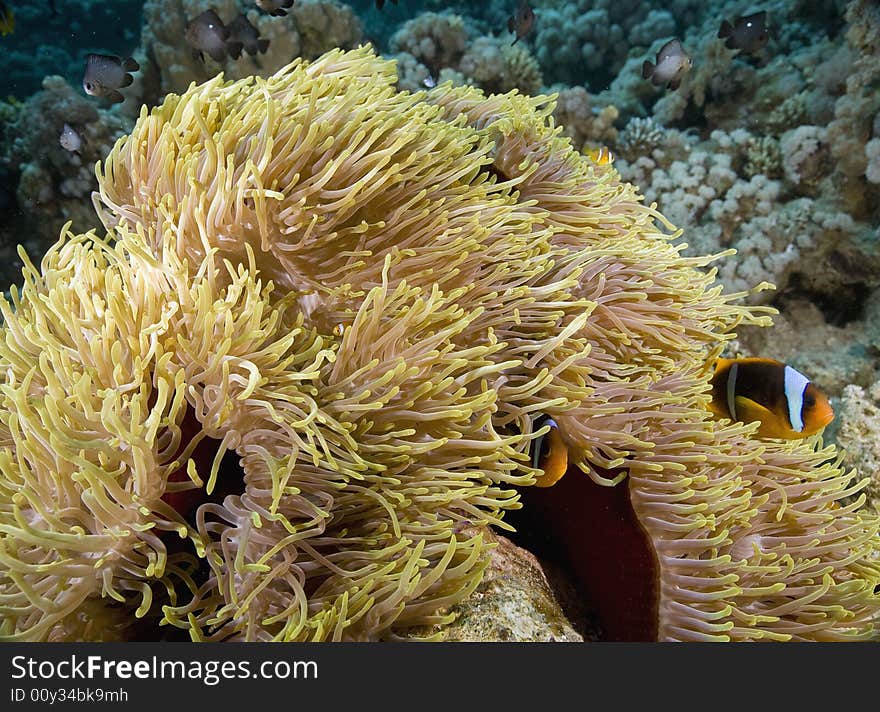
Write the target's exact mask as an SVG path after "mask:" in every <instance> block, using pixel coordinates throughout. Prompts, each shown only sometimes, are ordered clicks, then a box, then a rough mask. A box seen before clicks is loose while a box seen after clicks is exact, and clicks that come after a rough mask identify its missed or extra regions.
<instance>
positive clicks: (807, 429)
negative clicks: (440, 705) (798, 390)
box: [803, 383, 834, 435]
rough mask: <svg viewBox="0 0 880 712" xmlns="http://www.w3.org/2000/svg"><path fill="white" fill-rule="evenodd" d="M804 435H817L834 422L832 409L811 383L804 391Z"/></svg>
mask: <svg viewBox="0 0 880 712" xmlns="http://www.w3.org/2000/svg"><path fill="white" fill-rule="evenodd" d="M803 418H804V434H805V435H812V434H813V433H818V432H819V431H820V430H822V428H824V427H825V426H826V425H828V423H830V422H831V421H832V420H834V409H833V408H832V407H831V403H830V402H829V400H828V396H826V395H825V394H824V393H823V392H822V391H820V390H819V389H818V388H816V386H814V385H813V384H812V383H811V384H810V385H808V386H807V387H806V388H805V389H804V406H803Z"/></svg>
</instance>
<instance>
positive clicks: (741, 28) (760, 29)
mask: <svg viewBox="0 0 880 712" xmlns="http://www.w3.org/2000/svg"><path fill="white" fill-rule="evenodd" d="M718 36H719V37H721V38H726V39H727V41H726V42H725V43H724V46H725V47H727V49H741V50H742V51H743V52H746V53H748V54H752V53H754V52H757V51H758V50H760V49H761V48H762V47H764V46H765V45H766V44H767V41H768V40H769V39H770V33H769V32H768V31H767V11H766V10H761V12H756V13H755V14H753V15H746V16H745V17H737V18H736V20H734V22H733V24H732V25H731V24H730V23H729V22H728V21H727V20H724V21H723V22H722V23H721V28H720V29H719V30H718Z"/></svg>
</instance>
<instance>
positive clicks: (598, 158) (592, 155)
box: [584, 146, 614, 166]
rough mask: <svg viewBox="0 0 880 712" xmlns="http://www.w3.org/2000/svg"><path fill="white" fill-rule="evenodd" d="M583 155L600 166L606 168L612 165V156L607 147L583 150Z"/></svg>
mask: <svg viewBox="0 0 880 712" xmlns="http://www.w3.org/2000/svg"><path fill="white" fill-rule="evenodd" d="M584 155H585V156H587V158H589V159H590V160H591V161H593V163H598V164H599V165H600V166H607V165H610V164H612V163H614V154H613V153H611V150H610V149H609V148H608V147H607V146H599V147H598V148H586V149H584Z"/></svg>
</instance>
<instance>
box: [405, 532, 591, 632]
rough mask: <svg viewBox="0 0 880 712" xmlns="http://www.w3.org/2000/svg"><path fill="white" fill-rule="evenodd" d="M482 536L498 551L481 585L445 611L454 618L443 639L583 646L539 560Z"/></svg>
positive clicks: (502, 539)
mask: <svg viewBox="0 0 880 712" xmlns="http://www.w3.org/2000/svg"><path fill="white" fill-rule="evenodd" d="M483 532H484V537H485V538H486V540H487V541H489V542H494V543H495V544H496V547H495V548H494V549H493V550H492V552H491V553H490V555H489V557H490V561H489V565H488V567H487V568H486V572H485V575H484V577H483V581H482V582H481V583H480V585H479V586H478V587H477V588H476V590H475V591H474V592H473V593H472V594H471V595H470V596H469V597H468V598H467V599H466V600H465V601H463V602H462V603H461V604H459V605H457V606H455V607H453V608H452V609H451V610H450V611H449V612H451V613H454V614H455V616H456V618H455V620H454V621H453V622H452V623H451V624H449V625H447V626H444V627H443V628H442V631H443V632H444V636H443V640H446V641H458V642H483V643H485V642H516V643H522V642H548V643H549V642H583V640H584V639H583V637H582V636H581V635H580V634H579V633H578V632H577V631H576V630H575V629H574V627H573V626H572V624H571V623H570V622H569V621H568V619H567V618H566V616H565V614H564V613H563V611H562V608H561V607H560V605H559V602H558V601H557V598H556V596H555V595H554V592H553V590H552V589H551V586H550V584H549V582H548V577H547V574H545V572H544V569H543V568H542V566H541V564H540V563H539V561H538V560H537V559H536V558H535V557H534V556H533V555H532V554H530V553H529V552H528V551H526V550H525V549H521V548H520V547H518V546H516V545H515V544H513V543H512V542H511V541H510V540H509V539H506V538H505V537H503V536H501V535H499V534H496V533H495V532H493V531H491V530H483ZM439 630H441V629H437V631H431V632H438V631H439ZM416 635H417V636H419V635H423V632H422V633H417V634H416Z"/></svg>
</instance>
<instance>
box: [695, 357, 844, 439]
mask: <svg viewBox="0 0 880 712" xmlns="http://www.w3.org/2000/svg"><path fill="white" fill-rule="evenodd" d="M711 385H712V402H711V403H710V405H709V409H710V410H711V411H712V412H713V413H714V414H715V415H716V416H718V417H719V418H729V419H730V420H733V421H741V422H744V423H751V422H759V423H760V426H759V427H758V430H757V435H758V436H759V437H762V438H782V439H784V440H798V439H800V438H805V437H807V436H809V435H813V434H815V433H818V432H819V431H820V430H822V429H823V428H824V427H825V426H826V425H828V424H829V423H830V422H831V421H832V420H833V419H834V411H833V410H832V408H831V404H830V403H829V402H828V398H827V396H826V395H825V394H824V393H822V391H820V390H819V389H818V388H816V386H815V385H813V384H812V383H811V382H810V380H809V379H808V378H807V377H806V376H805V375H804V374H802V373H801V372H800V371H797V370H796V369H794V368H792V367H791V366H788V365H786V364H784V363H781V362H780V361H775V360H773V359H769V358H737V359H726V358H719V359H718V360H717V361H716V363H715V373H714V374H713V376H712V380H711Z"/></svg>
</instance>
